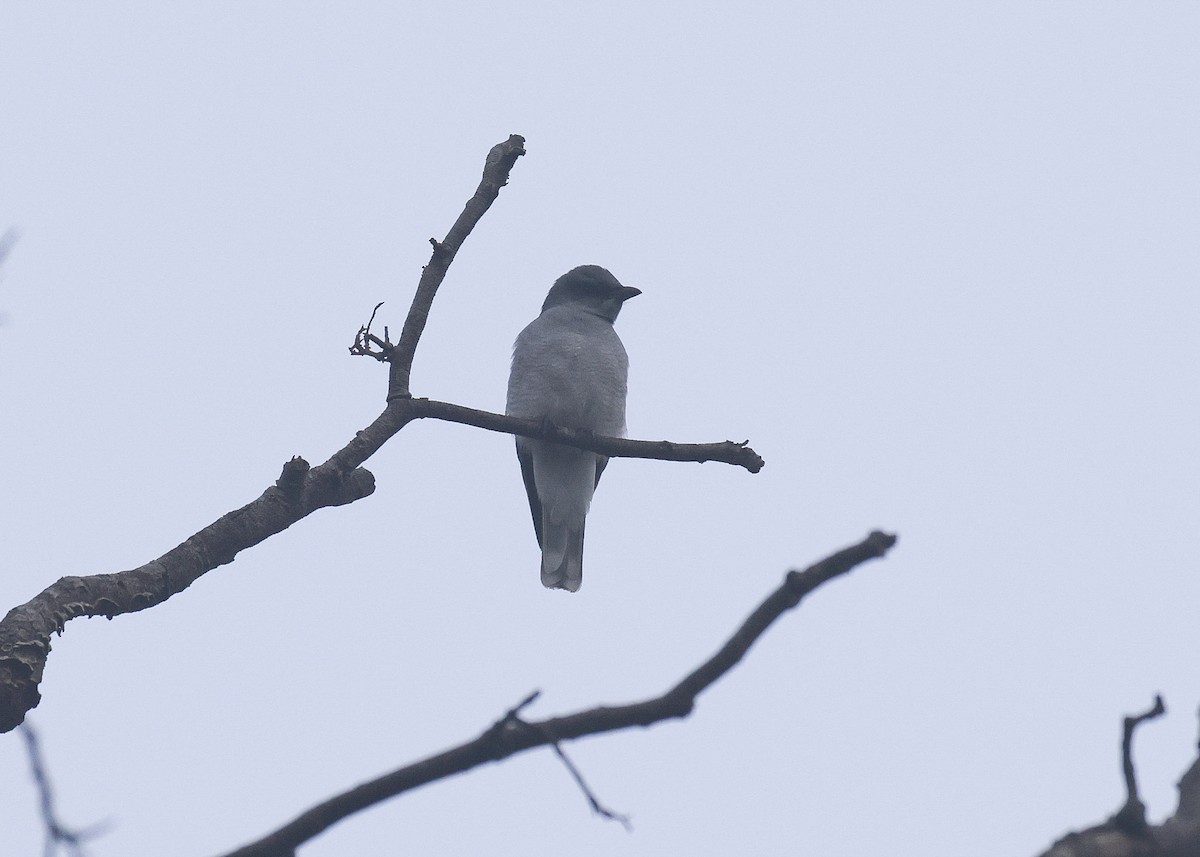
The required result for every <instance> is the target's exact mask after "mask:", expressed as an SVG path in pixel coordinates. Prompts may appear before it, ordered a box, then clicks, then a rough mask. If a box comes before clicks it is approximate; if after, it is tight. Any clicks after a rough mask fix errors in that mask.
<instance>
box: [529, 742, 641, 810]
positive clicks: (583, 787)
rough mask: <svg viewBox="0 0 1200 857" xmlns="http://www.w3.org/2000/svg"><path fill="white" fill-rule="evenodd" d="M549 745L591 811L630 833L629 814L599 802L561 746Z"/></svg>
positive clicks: (557, 744)
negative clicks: (615, 810)
mask: <svg viewBox="0 0 1200 857" xmlns="http://www.w3.org/2000/svg"><path fill="white" fill-rule="evenodd" d="M550 746H551V747H552V748H553V749H554V752H555V753H556V754H557V755H558V758H559V759H561V760H562V763H563V764H564V765H566V766H567V770H568V771H569V772H570V773H571V776H572V777H573V778H574V779H575V783H576V785H578V786H579V789H580V791H582V792H583V796H584V797H585V798H587V802H588V804H590V805H591V807H592V812H594V813H596V815H598V816H600V817H601V818H607V819H608V820H609V821H619V822H621V826H622V827H624V828H625V830H626V831H627V832H629V833H632V832H633V823H632V822H631V821H630V820H629V816H627V815H622V814H621V813H619V812H613V811H612V810H611V809H609V808H608V807H606V806H605V805H604V804H602V803H600V801H599V800H598V799H597V798H596V795H595V793H594V792H592V790H591V789H590V788H588V784H587V783H586V782H584V779H583V774H581V773H579V769H578V768H576V767H575V764H574V763H573V762H572V761H571V760H570V759H569V758H568V757H567V754H566V753H565V752H564V751H563V748H562V747H561V746H559V743H558V742H557V741H555V742H554V743H552V744H551V745H550Z"/></svg>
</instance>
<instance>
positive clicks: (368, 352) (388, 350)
mask: <svg viewBox="0 0 1200 857" xmlns="http://www.w3.org/2000/svg"><path fill="white" fill-rule="evenodd" d="M381 306H383V301H380V302H379V303H377V304H375V309H373V310H371V317H370V318H369V319H368V320H367V323H366V324H365V325H363V326H362V327H360V328H359V329H358V333H356V334H354V344H353V345H351V346H350V353H351V354H353V355H354V356H355V357H373V358H375V359H376V360H378V361H380V362H382V363H386V362H387V361H388V360H391V359H392V351H393V350H394V349H395V347H396V344H395V343H394V342H392V340H391V338H390V337H389V336H388V329H387V325H384V328H383V339H380V338H379V337H378V336H376V335H375V334H373V333H371V325H372V324H373V323H374V321H375V313H377V312H379V308H380V307H381Z"/></svg>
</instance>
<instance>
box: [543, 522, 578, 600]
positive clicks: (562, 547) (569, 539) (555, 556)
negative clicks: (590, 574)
mask: <svg viewBox="0 0 1200 857" xmlns="http://www.w3.org/2000/svg"><path fill="white" fill-rule="evenodd" d="M583 525H584V522H583V520H582V519H580V520H579V521H578V522H577V523H575V524H574V525H572V524H569V523H566V522H558V523H551V522H549V521H546V522H544V524H543V528H544V529H543V532H542V586H545V587H547V588H549V589H565V590H567V591H568V592H578V591H579V587H580V586H582V585H583Z"/></svg>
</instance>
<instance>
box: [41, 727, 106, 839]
mask: <svg viewBox="0 0 1200 857" xmlns="http://www.w3.org/2000/svg"><path fill="white" fill-rule="evenodd" d="M21 735H22V736H23V737H24V738H25V750H26V752H27V753H28V755H29V768H30V771H31V773H32V774H33V782H34V785H35V786H36V787H37V791H38V803H39V805H40V807H41V810H42V823H43V824H44V825H45V827H46V844H45V848H44V851H43V854H44V855H45V857H51V855H53V854H55V853H56V852H57V851H58V848H59V846H60V845H61V846H62V847H63V848H64V849H65V850H66V852H67V853H68V854H70V855H75V857H83V853H84V852H83V843H84V842H86V841H87V840H89V839H94V838H95V837H97V836H99V835H100V834H101V833H103V832H104V830H105V829H106V828H107V827H108V822H103V821H102V822H99V823H98V824H93V825H91V826H90V827H86V828H84V829H83V830H71V829H70V828H69V827H67V826H66V825H65V824H63V823H62V822H61V821H59V820H58V815H57V814H56V813H55V811H54V792H53V790H52V789H51V787H50V777H49V775H48V774H47V773H46V766H45V763H44V762H43V761H42V751H41V747H40V745H39V743H38V737H37V732H36V731H35V730H34V728H33V725H32V724H30V723H24V724H22V726H21Z"/></svg>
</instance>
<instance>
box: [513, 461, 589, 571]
mask: <svg viewBox="0 0 1200 857" xmlns="http://www.w3.org/2000/svg"><path fill="white" fill-rule="evenodd" d="M517 460H518V461H519V462H521V478H522V479H524V480H525V493H526V494H527V495H529V511H530V512H532V513H533V533H534V535H536V536H537V543H538V547H541V546H542V501H541V498H540V497H538V492H537V484H536V483H535V482H534V481H533V450H531V449H529V447H528V446H526V445H524V444H522V443H521V439H520V438H517ZM597 478H598V477H597Z"/></svg>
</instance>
